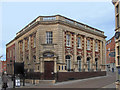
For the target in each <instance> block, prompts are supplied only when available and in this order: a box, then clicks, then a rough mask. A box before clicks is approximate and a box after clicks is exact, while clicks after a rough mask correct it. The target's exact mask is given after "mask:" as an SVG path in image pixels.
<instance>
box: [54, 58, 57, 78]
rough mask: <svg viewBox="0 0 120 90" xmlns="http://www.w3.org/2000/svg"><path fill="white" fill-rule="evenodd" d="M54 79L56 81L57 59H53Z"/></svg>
mask: <svg viewBox="0 0 120 90" xmlns="http://www.w3.org/2000/svg"><path fill="white" fill-rule="evenodd" d="M54 79H55V80H57V57H55V58H54Z"/></svg>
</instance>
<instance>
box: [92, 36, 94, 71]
mask: <svg viewBox="0 0 120 90" xmlns="http://www.w3.org/2000/svg"><path fill="white" fill-rule="evenodd" d="M92 52H93V53H92V60H93V61H92V64H95V39H94V38H93V51H92ZM92 69H93V70H95V66H92Z"/></svg>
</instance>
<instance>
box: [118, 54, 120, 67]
mask: <svg viewBox="0 0 120 90" xmlns="http://www.w3.org/2000/svg"><path fill="white" fill-rule="evenodd" d="M118 65H120V59H119V56H118Z"/></svg>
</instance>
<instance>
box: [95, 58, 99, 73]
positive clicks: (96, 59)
mask: <svg viewBox="0 0 120 90" xmlns="http://www.w3.org/2000/svg"><path fill="white" fill-rule="evenodd" d="M95 65H96V71H97V70H98V58H95Z"/></svg>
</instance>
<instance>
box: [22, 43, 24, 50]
mask: <svg viewBox="0 0 120 90" xmlns="http://www.w3.org/2000/svg"><path fill="white" fill-rule="evenodd" d="M22 51H24V43H22Z"/></svg>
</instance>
